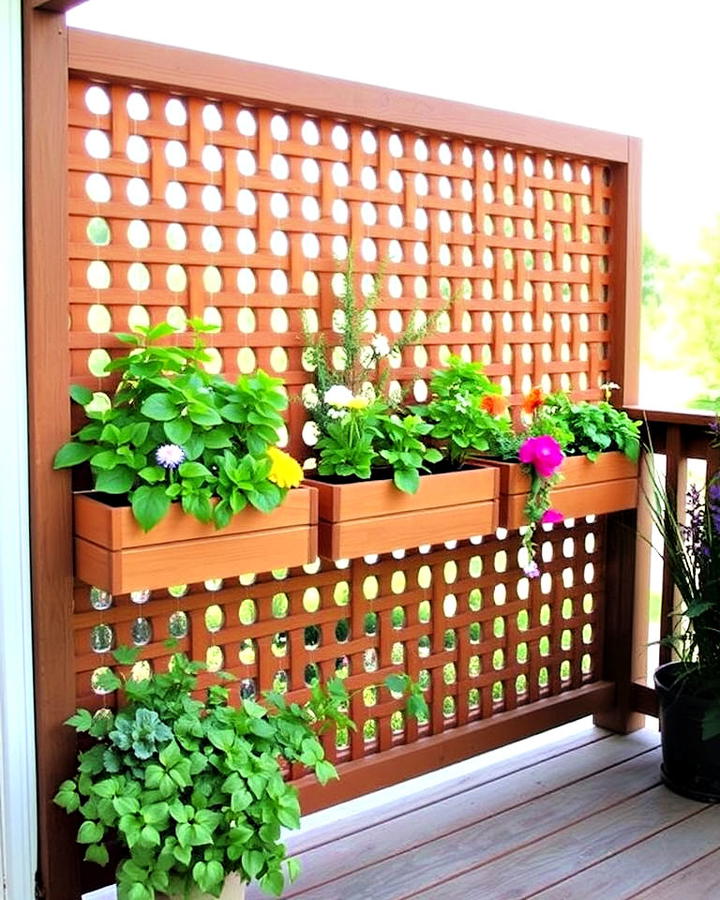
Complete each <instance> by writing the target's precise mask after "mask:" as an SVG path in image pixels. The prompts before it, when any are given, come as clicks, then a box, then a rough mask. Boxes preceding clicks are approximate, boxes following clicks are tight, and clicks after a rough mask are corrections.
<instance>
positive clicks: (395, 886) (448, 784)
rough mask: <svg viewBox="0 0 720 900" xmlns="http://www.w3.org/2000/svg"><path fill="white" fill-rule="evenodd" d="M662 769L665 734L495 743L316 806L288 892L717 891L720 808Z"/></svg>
mask: <svg viewBox="0 0 720 900" xmlns="http://www.w3.org/2000/svg"><path fill="white" fill-rule="evenodd" d="M650 721H651V722H652V720H650ZM659 767H660V750H659V736H658V735H657V733H656V732H655V731H652V730H649V729H648V730H645V731H640V732H636V733H634V734H631V735H627V736H619V735H613V734H611V733H609V732H607V731H603V730H601V729H597V728H593V727H592V726H590V725H587V726H586V725H584V723H576V724H575V725H574V726H570V727H565V728H563V729H558V730H557V731H556V732H555V733H553V734H552V735H551V737H550V738H549V739H548V738H547V736H546V737H545V738H544V739H538V738H532V739H530V740H527V741H523V742H520V743H519V744H516V745H514V746H512V747H505V748H503V749H500V750H496V751H493V752H492V753H487V754H485V755H484V756H481V757H478V758H477V759H475V760H470V761H467V762H465V763H461V764H458V765H455V766H452V767H450V768H449V769H446V770H445V771H444V772H442V773H434V774H433V775H427V776H423V777H422V778H417V779H414V780H413V781H410V782H406V783H405V784H403V785H401V786H399V787H398V788H394V789H388V790H386V791H381V792H378V793H377V794H375V795H373V796H372V797H366V798H361V799H360V800H355V801H352V802H351V803H346V804H343V805H341V806H337V807H334V808H333V809H330V810H325V811H323V812H321V813H316V814H315V815H313V816H308V817H306V819H305V820H304V822H303V828H302V831H301V832H299V833H297V834H295V835H293V836H292V837H291V838H290V839H289V841H288V850H289V853H291V854H292V855H297V856H299V858H300V860H301V862H302V868H303V870H302V874H301V876H300V878H299V879H298V881H297V882H296V883H295V884H294V885H292V886H291V888H290V889H289V890H288V891H287V892H286V894H285V895H284V896H285V897H287V898H290V897H292V898H301V900H341V898H342V900H405V898H411V897H412V898H423V900H430V898H432V900H503V898H504V900H518V898H525V897H538V898H540V897H541V898H543V900H550V898H553V900H560V898H566V900H574V898H578V900H580V898H582V900H585V898H592V897H602V898H603V900H620V898H623V900H626V898H630V897H638V898H640V897H641V898H643V900H650V898H652V900H671V898H673V900H674V898H677V897H683V898H690V900H696V898H717V897H720V805H717V806H708V805H705V804H703V803H698V802H695V801H692V800H686V799H684V798H682V797H678V796H676V795H674V794H672V793H671V792H670V791H668V790H667V789H666V788H665V787H664V786H663V785H662V784H661V782H660V775H659ZM263 896H265V895H263V894H262V893H261V892H260V891H259V889H258V888H257V886H253V887H252V888H251V889H250V890H249V891H248V895H247V900H259V898H260V897H263Z"/></svg>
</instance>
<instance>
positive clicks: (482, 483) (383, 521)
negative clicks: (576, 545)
mask: <svg viewBox="0 0 720 900" xmlns="http://www.w3.org/2000/svg"><path fill="white" fill-rule="evenodd" d="M499 483H500V482H499V475H498V472H497V470H496V469H494V468H492V467H487V468H482V467H480V468H475V469H467V470H465V471H462V472H447V473H443V474H439V475H423V476H422V477H421V479H420V487H419V488H418V491H417V493H416V494H405V493H403V492H402V491H399V490H398V489H397V488H396V487H395V485H394V484H393V482H392V480H391V479H387V480H383V481H357V482H353V483H351V484H328V483H326V482H323V481H315V480H312V479H306V480H305V482H304V484H307V485H309V486H311V487H313V488H315V489H316V490H317V492H318V500H319V504H318V509H319V517H320V522H319V534H318V552H319V554H320V556H323V557H325V558H326V559H353V558H355V557H358V556H366V555H368V554H371V553H384V552H387V551H388V550H399V549H405V548H408V547H417V546H419V545H420V544H437V543H441V542H442V541H450V540H455V539H459V538H466V537H470V536H471V535H479V534H490V533H491V532H493V531H495V529H496V528H497V518H498V500H497V497H498V487H499Z"/></svg>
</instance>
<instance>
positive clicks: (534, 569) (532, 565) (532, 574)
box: [523, 559, 540, 578]
mask: <svg viewBox="0 0 720 900" xmlns="http://www.w3.org/2000/svg"><path fill="white" fill-rule="evenodd" d="M523 572H524V573H525V574H526V575H527V577H528V578H539V577H540V568H539V566H538V564H537V563H536V562H535V560H534V559H533V560H531V561H530V562H529V563H528V564H527V565H526V566H523Z"/></svg>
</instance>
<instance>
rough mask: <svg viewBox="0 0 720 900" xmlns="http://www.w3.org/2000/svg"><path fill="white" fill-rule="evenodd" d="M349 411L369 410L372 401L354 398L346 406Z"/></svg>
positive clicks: (364, 398)
mask: <svg viewBox="0 0 720 900" xmlns="http://www.w3.org/2000/svg"><path fill="white" fill-rule="evenodd" d="M345 405H346V406H347V408H348V409H367V408H368V406H369V405H370V401H369V400H368V398H367V397H353V398H352V400H348V402H347V403H346V404H345Z"/></svg>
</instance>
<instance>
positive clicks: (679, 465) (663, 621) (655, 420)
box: [628, 407, 720, 715]
mask: <svg viewBox="0 0 720 900" xmlns="http://www.w3.org/2000/svg"><path fill="white" fill-rule="evenodd" d="M628 412H629V413H630V414H631V415H632V416H633V417H634V418H638V419H642V420H643V421H644V423H645V436H646V443H647V446H648V448H649V450H648V452H647V453H646V455H645V464H644V472H643V476H642V490H641V502H640V508H639V510H638V532H639V538H638V547H637V558H636V579H635V591H636V596H635V627H634V652H633V660H634V664H633V688H632V704H633V707H634V709H635V710H636V711H637V712H641V713H645V714H648V715H656V714H657V702H656V698H655V693H654V690H653V689H652V686H651V684H648V680H649V678H648V672H647V663H646V660H647V648H648V646H654V647H656V646H657V642H658V640H659V638H662V637H663V636H664V635H666V634H667V633H668V631H669V627H670V618H671V615H672V613H673V610H675V609H676V608H677V597H676V591H675V588H674V585H673V582H672V578H671V575H670V572H669V571H668V568H667V567H666V566H665V565H664V561H663V558H662V544H661V542H660V540H659V537H658V535H657V533H655V534H654V535H653V533H652V523H651V516H650V510H649V506H648V504H649V503H650V502H651V498H652V490H651V485H650V479H649V475H648V471H647V468H648V466H652V467H654V471H655V472H656V473H657V475H658V477H659V478H660V479H661V480H662V478H663V477H664V479H665V485H666V488H667V491H668V494H669V495H670V496H671V497H674V498H675V500H676V503H677V511H678V515H679V516H680V517H682V515H683V511H684V508H685V498H686V494H687V490H688V488H689V486H690V485H691V484H696V485H697V486H698V487H702V486H703V485H704V483H705V479H706V477H707V475H708V474H709V473H712V472H715V471H717V470H718V468H720V448H718V447H716V446H713V443H714V441H713V440H712V437H713V434H712V431H711V425H712V424H713V423H714V422H715V421H716V418H715V416H714V415H713V414H712V413H709V412H707V413H706V412H701V411H697V410H692V411H690V410H684V411H659V410H645V409H642V408H640V407H633V408H629V409H628ZM658 592H659V594H660V603H659V610H658V611H657V612H656V614H655V615H654V616H651V615H650V611H651V607H652V606H655V605H656V604H654V603H653V602H652V600H653V597H657V594H658ZM671 653H672V651H671V648H670V647H669V646H668V645H665V644H660V646H659V648H658V649H657V653H656V654H653V656H654V657H656V658H657V662H658V663H660V664H661V663H664V662H668V661H669V660H670V658H671Z"/></svg>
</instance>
